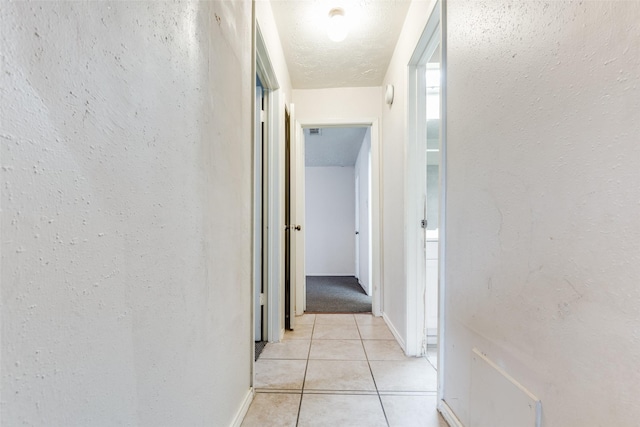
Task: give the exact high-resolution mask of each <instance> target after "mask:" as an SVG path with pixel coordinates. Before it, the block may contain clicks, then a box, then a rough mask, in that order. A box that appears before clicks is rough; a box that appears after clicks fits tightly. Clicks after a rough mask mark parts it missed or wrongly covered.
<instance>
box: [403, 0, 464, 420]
mask: <svg viewBox="0 0 640 427" xmlns="http://www.w3.org/2000/svg"><path fill="white" fill-rule="evenodd" d="M446 4H447V0H437V1H436V2H435V4H434V6H433V9H432V12H431V16H430V17H429V20H428V21H427V25H426V26H425V29H424V31H423V33H422V35H421V37H420V39H419V41H418V43H417V45H416V48H415V51H414V54H413V56H412V57H411V60H410V61H409V64H408V72H409V75H408V82H409V84H408V93H407V95H408V121H407V126H408V128H407V131H408V137H409V140H408V146H407V180H406V182H407V187H406V188H405V191H406V196H407V197H405V203H406V204H405V212H406V216H405V220H406V221H407V232H406V234H405V239H406V242H405V244H406V246H405V249H406V255H407V258H406V259H407V264H406V269H407V270H406V271H407V284H406V285H407V347H406V351H407V354H409V355H418V354H420V352H421V348H422V345H421V340H422V338H423V335H424V333H423V327H422V325H423V324H424V319H425V304H424V298H423V297H422V294H421V293H420V289H421V287H420V285H419V283H418V280H421V282H420V283H422V285H423V286H422V289H424V280H425V277H424V274H425V271H424V269H423V268H420V264H421V262H420V260H419V259H418V258H420V256H419V254H420V253H421V251H422V248H421V243H420V241H421V238H420V230H419V229H418V227H419V221H420V219H422V218H421V211H420V209H418V207H417V203H415V200H414V199H415V194H416V191H417V189H416V185H417V183H416V182H413V183H412V181H413V180H414V179H415V178H416V174H417V173H418V172H417V169H418V168H419V166H418V165H417V162H418V153H417V152H416V150H417V149H418V147H419V141H418V138H421V135H420V134H421V131H420V130H419V127H418V122H419V121H418V117H420V114H422V113H425V111H422V112H421V111H420V108H418V98H417V97H418V90H419V89H420V88H419V87H418V78H417V73H418V72H420V69H419V68H420V64H421V63H423V62H426V61H424V59H425V58H424V56H425V53H426V52H425V51H426V50H427V48H428V45H429V43H430V42H431V41H432V38H433V36H434V35H439V38H440V52H441V53H440V75H441V86H440V206H439V215H438V221H439V227H438V240H439V245H438V366H437V377H438V409H439V410H440V412H442V413H443V414H444V415H445V418H447V420H448V421H452V420H453V419H454V418H455V417H454V416H453V415H452V412H451V411H450V409H449V407H448V405H447V404H446V402H445V401H444V398H445V394H444V393H445V376H444V367H445V364H446V359H445V357H444V356H445V353H444V348H445V345H446V341H445V339H446V337H445V330H446V313H445V308H446V305H445V301H446V281H445V279H446V275H445V271H446V241H447V238H446V234H447V224H446V211H447V208H446V200H447V144H446V136H447V120H446V112H447V109H446V93H447V84H446V81H447V79H446V76H447V69H446V66H447V26H446ZM422 117H424V115H423V116H422ZM425 128H426V125H425ZM425 132H426V129H425ZM425 185H426V183H425ZM418 249H419V250H418ZM423 262H424V261H423ZM420 275H421V277H422V278H421V279H419V277H420Z"/></svg>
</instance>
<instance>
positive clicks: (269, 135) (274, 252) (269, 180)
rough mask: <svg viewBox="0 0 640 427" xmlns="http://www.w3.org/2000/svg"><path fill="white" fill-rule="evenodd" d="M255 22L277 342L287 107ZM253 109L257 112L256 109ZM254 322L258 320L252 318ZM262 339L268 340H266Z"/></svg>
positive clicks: (271, 337)
mask: <svg viewBox="0 0 640 427" xmlns="http://www.w3.org/2000/svg"><path fill="white" fill-rule="evenodd" d="M253 7H254V8H255V5H253ZM254 17H255V11H254ZM253 22H254V47H255V48H254V55H255V58H254V61H253V63H254V66H255V72H254V74H257V75H258V76H259V77H260V80H261V81H262V86H263V88H264V91H265V107H266V111H267V112H268V113H267V117H266V119H265V128H264V138H265V145H266V146H267V147H268V148H267V152H266V153H265V154H266V155H267V159H266V169H267V173H266V175H265V179H266V188H267V190H266V192H267V194H268V197H267V206H266V207H265V208H266V209H265V210H266V216H267V233H266V235H267V247H266V248H265V250H266V261H265V262H266V271H265V274H264V280H266V286H265V292H266V300H267V301H266V306H267V310H266V311H267V313H266V319H265V324H266V326H267V328H266V329H267V330H266V339H267V340H268V341H269V342H277V341H280V337H281V330H282V328H283V319H282V318H281V316H280V314H281V312H282V302H281V296H282V295H283V292H284V276H283V268H282V267H281V266H280V263H281V261H282V257H283V254H284V245H283V244H284V242H283V238H282V235H281V230H282V229H283V227H284V218H283V209H282V206H281V204H282V197H283V196H282V195H283V191H282V190H283V188H284V184H283V180H284V177H283V176H282V175H283V173H282V164H283V160H284V154H283V152H282V151H283V150H282V144H283V143H282V141H284V135H283V133H282V125H281V124H280V118H281V117H282V115H283V110H284V108H283V106H282V105H281V100H282V93H281V92H282V91H281V90H280V85H279V83H278V79H277V77H276V73H275V71H274V68H273V65H272V63H271V59H270V58H269V53H268V50H267V45H266V43H265V41H264V38H263V36H262V32H261V30H260V25H259V24H258V22H257V21H256V20H255V18H254V19H253ZM253 110H255V106H254V107H253ZM254 120H255V119H254ZM283 120H284V119H283ZM254 292H255V290H254ZM251 312H252V316H253V313H255V308H254V307H253V305H252V308H251ZM252 322H255V321H254V320H253V319H252ZM253 335H254V332H253V330H252V336H253ZM263 339H265V338H264V337H263ZM252 361H253V360H252Z"/></svg>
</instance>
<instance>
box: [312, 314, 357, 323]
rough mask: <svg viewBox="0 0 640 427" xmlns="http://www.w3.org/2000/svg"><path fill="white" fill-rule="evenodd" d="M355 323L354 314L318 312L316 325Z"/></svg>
mask: <svg viewBox="0 0 640 427" xmlns="http://www.w3.org/2000/svg"><path fill="white" fill-rule="evenodd" d="M345 324H349V325H355V324H356V319H355V318H354V317H353V314H316V325H345Z"/></svg>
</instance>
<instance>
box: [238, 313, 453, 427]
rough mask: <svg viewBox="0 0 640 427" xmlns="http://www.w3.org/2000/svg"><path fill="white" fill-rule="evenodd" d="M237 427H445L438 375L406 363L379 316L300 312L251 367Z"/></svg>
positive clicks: (423, 362)
mask: <svg viewBox="0 0 640 427" xmlns="http://www.w3.org/2000/svg"><path fill="white" fill-rule="evenodd" d="M255 370H256V372H255V384H254V386H255V389H256V395H255V398H254V400H253V403H252V404H251V407H250V408H249V412H248V413H247V415H246V417H245V419H244V421H243V423H242V425H243V427H258V426H259V427H269V426H274V427H285V426H291V427H296V426H298V427H311V426H329V427H343V426H348V427H357V426H366V427H375V426H384V427H411V426H422V427H446V426H447V423H446V422H445V421H444V419H442V417H441V416H440V415H439V414H438V412H437V411H436V385H437V383H436V381H437V380H436V371H435V369H434V368H433V366H432V365H431V364H430V363H429V362H428V361H427V359H425V358H410V357H406V356H405V355H404V353H403V352H402V349H401V348H400V346H399V345H398V343H397V342H396V341H395V339H394V337H393V334H392V333H391V331H390V330H389V328H388V327H387V325H386V324H385V323H384V321H383V320H382V318H379V317H373V316H372V315H370V314H305V315H304V316H300V317H297V318H296V329H295V331H291V332H287V333H285V338H284V340H283V341H282V342H280V343H270V344H267V346H266V348H265V349H264V351H263V352H262V354H261V355H260V358H259V359H258V361H257V362H256V364H255Z"/></svg>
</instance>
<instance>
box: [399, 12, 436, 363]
mask: <svg viewBox="0 0 640 427" xmlns="http://www.w3.org/2000/svg"><path fill="white" fill-rule="evenodd" d="M439 31H440V9H439V8H438V7H437V5H436V8H434V10H433V12H432V13H431V17H430V18H429V21H428V22H427V25H426V27H425V29H424V31H423V33H422V36H421V37H420V40H419V42H418V45H417V46H416V49H415V51H414V53H413V56H412V57H411V60H410V62H409V77H408V87H407V90H408V94H407V95H408V102H409V105H408V109H407V110H408V129H407V135H408V139H407V151H406V156H407V157H406V165H407V168H406V174H407V175H406V177H407V179H406V180H405V224H406V233H405V253H406V280H407V340H406V343H405V344H406V348H405V350H406V352H407V355H409V356H421V355H423V354H424V352H425V350H426V339H425V337H426V333H425V328H426V325H425V310H426V308H425V304H424V302H425V301H424V294H425V283H426V277H425V259H424V247H425V246H424V245H425V233H424V229H423V228H422V227H421V221H422V220H423V219H424V203H425V200H424V194H425V186H426V171H425V170H424V169H425V167H424V166H425V165H424V159H425V150H426V141H427V125H426V82H425V72H426V62H427V60H428V57H429V56H430V54H431V53H432V52H433V51H434V50H435V48H436V46H437V44H438V43H439Z"/></svg>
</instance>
